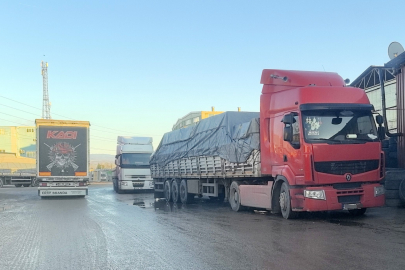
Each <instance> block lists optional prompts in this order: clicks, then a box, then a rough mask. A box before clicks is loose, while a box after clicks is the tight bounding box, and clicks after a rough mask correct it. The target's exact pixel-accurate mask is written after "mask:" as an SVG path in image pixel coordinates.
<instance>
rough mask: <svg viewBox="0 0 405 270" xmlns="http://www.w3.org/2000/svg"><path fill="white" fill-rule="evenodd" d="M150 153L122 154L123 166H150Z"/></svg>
mask: <svg viewBox="0 0 405 270" xmlns="http://www.w3.org/2000/svg"><path fill="white" fill-rule="evenodd" d="M150 155H151V154H149V153H126V154H122V155H121V168H149V158H150Z"/></svg>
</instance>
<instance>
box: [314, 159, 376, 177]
mask: <svg viewBox="0 0 405 270" xmlns="http://www.w3.org/2000/svg"><path fill="white" fill-rule="evenodd" d="M378 165H379V161H378V160H353V161H332V162H329V161H328V162H315V171H317V172H320V173H328V174H336V175H344V174H346V173H350V174H359V173H365V172H369V171H372V170H376V169H378Z"/></svg>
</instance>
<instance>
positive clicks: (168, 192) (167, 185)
mask: <svg viewBox="0 0 405 270" xmlns="http://www.w3.org/2000/svg"><path fill="white" fill-rule="evenodd" d="M163 192H164V194H165V199H166V201H167V202H170V201H171V200H172V187H171V185H170V181H169V180H167V181H166V182H165V184H164V191H163Z"/></svg>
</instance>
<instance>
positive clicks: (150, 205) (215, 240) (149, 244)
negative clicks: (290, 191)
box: [0, 184, 405, 270]
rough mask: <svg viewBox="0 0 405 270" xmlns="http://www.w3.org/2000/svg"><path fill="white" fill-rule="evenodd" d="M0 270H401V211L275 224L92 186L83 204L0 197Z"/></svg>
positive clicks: (261, 217) (24, 193) (0, 193)
mask: <svg viewBox="0 0 405 270" xmlns="http://www.w3.org/2000/svg"><path fill="white" fill-rule="evenodd" d="M0 224H1V225H0V226H1V228H2V229H1V234H0V269H204V270H208V269H405V255H404V254H405V209H404V208H388V207H383V208H378V209H369V210H368V211H367V213H366V215H365V216H363V217H352V216H350V215H349V214H348V213H347V212H334V213H315V214H314V213H305V214H302V215H301V217H300V219H298V220H284V219H282V218H281V217H280V216H276V215H272V214H269V213H267V212H266V211H246V212H240V213H236V212H233V211H232V210H231V209H230V207H229V206H228V204H225V203H222V202H218V201H216V200H209V199H207V198H202V199H196V200H195V203H193V204H190V205H181V204H167V203H166V202H165V201H163V200H160V201H155V200H154V198H153V194H151V193H140V194H138V193H136V194H134V193H129V194H116V193H114V191H113V190H112V186H111V184H93V185H91V186H90V188H89V196H87V197H86V198H61V197H59V198H45V199H40V198H39V197H38V195H37V189H36V188H15V187H11V186H6V187H5V188H1V189H0Z"/></svg>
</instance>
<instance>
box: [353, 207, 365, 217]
mask: <svg viewBox="0 0 405 270" xmlns="http://www.w3.org/2000/svg"><path fill="white" fill-rule="evenodd" d="M366 211H367V208H360V209H350V210H349V213H350V215H352V216H355V217H358V216H362V215H364V213H365V212H366Z"/></svg>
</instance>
